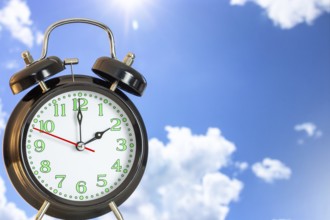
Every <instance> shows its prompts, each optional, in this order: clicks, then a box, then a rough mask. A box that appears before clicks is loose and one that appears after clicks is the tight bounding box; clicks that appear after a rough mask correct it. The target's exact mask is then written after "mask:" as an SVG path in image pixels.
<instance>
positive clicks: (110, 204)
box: [109, 202, 124, 220]
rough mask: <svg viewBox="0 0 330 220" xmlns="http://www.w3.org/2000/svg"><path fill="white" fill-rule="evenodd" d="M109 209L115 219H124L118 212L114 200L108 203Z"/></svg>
mask: <svg viewBox="0 0 330 220" xmlns="http://www.w3.org/2000/svg"><path fill="white" fill-rule="evenodd" d="M109 206H110V209H111V210H112V212H113V214H114V215H115V216H116V218H117V220H124V218H123V216H122V214H121V213H120V211H119V209H118V207H117V205H116V203H115V202H110V203H109Z"/></svg>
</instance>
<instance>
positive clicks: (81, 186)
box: [76, 181, 87, 194]
mask: <svg viewBox="0 0 330 220" xmlns="http://www.w3.org/2000/svg"><path fill="white" fill-rule="evenodd" d="M76 190H77V192H78V193H80V194H84V193H85V192H87V186H86V182H85V181H79V182H78V183H77V184H76Z"/></svg>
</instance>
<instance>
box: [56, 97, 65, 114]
mask: <svg viewBox="0 0 330 220" xmlns="http://www.w3.org/2000/svg"><path fill="white" fill-rule="evenodd" d="M53 104H54V117H58V116H59V114H58V111H59V106H58V104H57V102H56V100H53ZM61 116H62V117H65V116H66V114H65V104H61Z"/></svg>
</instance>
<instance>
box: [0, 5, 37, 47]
mask: <svg viewBox="0 0 330 220" xmlns="http://www.w3.org/2000/svg"><path fill="white" fill-rule="evenodd" d="M30 16H31V11H30V8H29V7H28V5H27V3H26V2H25V1H24V0H9V1H8V2H7V3H6V5H5V6H4V7H3V8H2V9H0V25H1V26H2V27H4V28H6V29H7V30H9V32H10V33H11V35H12V37H13V38H15V39H17V40H19V41H20V42H22V43H23V44H25V45H27V46H28V47H32V46H33V44H34V42H35V41H36V36H37V40H38V35H37V34H38V31H37V32H36V33H34V32H33V31H32V24H33V22H32V20H31V19H30ZM35 35H36V36H35Z"/></svg>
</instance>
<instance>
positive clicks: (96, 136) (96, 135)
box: [84, 128, 110, 145]
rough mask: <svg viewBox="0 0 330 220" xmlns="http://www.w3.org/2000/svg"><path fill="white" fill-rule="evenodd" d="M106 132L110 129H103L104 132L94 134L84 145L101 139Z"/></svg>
mask: <svg viewBox="0 0 330 220" xmlns="http://www.w3.org/2000/svg"><path fill="white" fill-rule="evenodd" d="M108 130H110V128H108V129H105V130H104V131H98V132H96V133H95V135H94V137H93V138H92V139H90V140H88V141H86V142H85V143H84V144H85V145H86V144H89V143H91V142H93V141H95V140H98V139H101V138H102V136H103V134H104V133H105V132H107V131H108Z"/></svg>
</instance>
